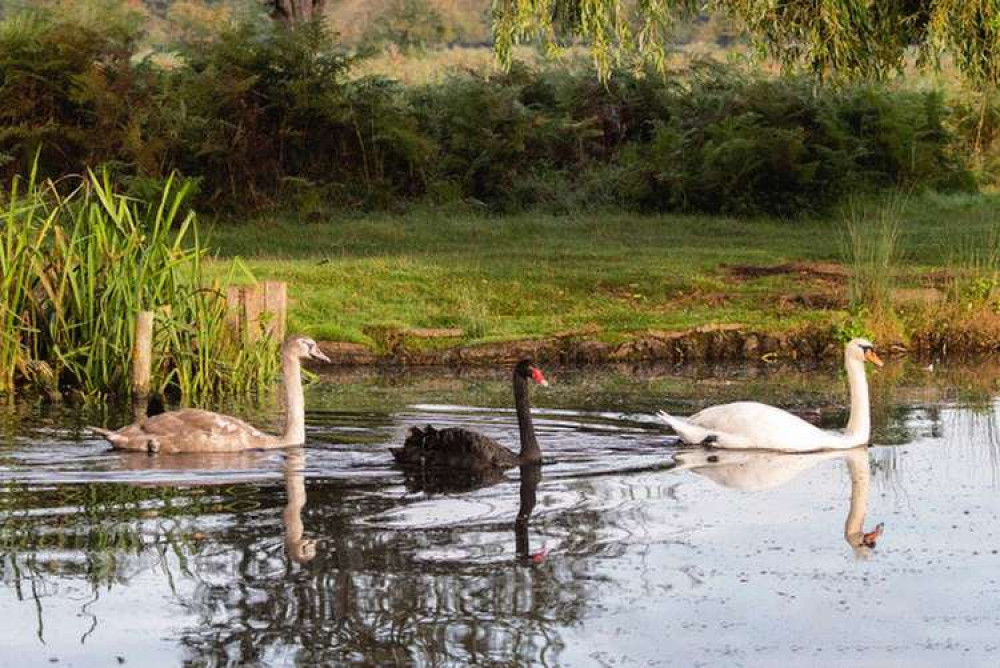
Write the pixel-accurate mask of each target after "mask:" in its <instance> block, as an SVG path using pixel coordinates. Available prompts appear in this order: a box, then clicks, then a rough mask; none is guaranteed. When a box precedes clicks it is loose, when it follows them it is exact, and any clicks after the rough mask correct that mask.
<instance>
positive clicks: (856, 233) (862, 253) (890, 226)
mask: <svg viewBox="0 0 1000 668" xmlns="http://www.w3.org/2000/svg"><path fill="white" fill-rule="evenodd" d="M905 202H906V199H905V196H904V195H902V194H900V193H895V194H893V195H892V196H891V197H889V198H887V199H886V200H880V201H879V202H877V203H870V202H862V201H860V200H858V199H851V200H850V201H849V202H848V204H847V206H846V209H845V214H844V230H845V234H844V242H843V254H844V260H845V262H846V264H847V266H848V270H849V272H850V274H849V280H848V302H849V303H850V306H851V308H852V309H853V310H855V311H860V310H867V311H868V312H870V313H872V314H874V315H876V316H881V315H888V314H890V313H892V310H893V308H892V289H893V286H894V285H895V280H896V273H897V270H898V265H899V262H900V260H901V259H902V258H901V256H900V243H899V242H900V237H901V234H902V218H903V208H904V206H905Z"/></svg>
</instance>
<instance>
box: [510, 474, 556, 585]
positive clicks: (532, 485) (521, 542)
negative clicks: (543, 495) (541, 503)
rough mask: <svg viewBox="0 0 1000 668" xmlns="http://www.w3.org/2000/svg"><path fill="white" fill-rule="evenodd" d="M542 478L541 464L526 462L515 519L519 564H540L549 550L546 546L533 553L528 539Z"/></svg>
mask: <svg viewBox="0 0 1000 668" xmlns="http://www.w3.org/2000/svg"><path fill="white" fill-rule="evenodd" d="M541 479H542V466H541V464H524V465H522V466H521V488H520V496H521V502H520V504H519V505H518V508H517V518H516V519H515V520H514V550H515V553H516V554H517V561H518V563H519V564H524V565H531V564H538V563H541V562H543V561H544V560H545V557H546V556H547V555H548V550H546V549H545V548H544V547H543V548H542V549H541V550H539V551H537V552H534V553H532V552H531V547H530V545H529V539H528V522H529V521H530V520H531V513H532V512H533V511H534V510H535V504H536V503H537V501H538V494H537V492H538V483H539V482H540V481H541Z"/></svg>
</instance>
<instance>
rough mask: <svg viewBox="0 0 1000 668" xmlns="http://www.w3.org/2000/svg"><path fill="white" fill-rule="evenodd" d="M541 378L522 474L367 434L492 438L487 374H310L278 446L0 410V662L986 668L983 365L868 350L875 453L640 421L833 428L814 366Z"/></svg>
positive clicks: (836, 400) (999, 590)
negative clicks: (803, 423) (780, 421)
mask: <svg viewBox="0 0 1000 668" xmlns="http://www.w3.org/2000/svg"><path fill="white" fill-rule="evenodd" d="M546 372H547V375H548V376H549V379H550V381H551V382H552V386H551V387H549V388H544V389H543V388H536V390H535V391H534V394H533V399H534V404H535V412H536V429H537V431H538V436H539V441H540V442H541V443H542V447H543V450H544V451H545V454H546V460H547V463H546V465H544V466H542V467H541V468H540V469H538V468H534V469H532V468H526V469H524V470H517V469H515V470H512V471H509V472H506V473H505V474H504V475H501V476H497V477H495V478H494V479H488V480H477V481H469V480H461V479H457V478H455V477H450V478H448V479H444V480H441V479H434V478H426V477H419V476H417V477H411V478H408V477H406V476H404V475H403V473H402V472H401V471H399V470H398V469H396V468H395V467H394V466H393V463H392V458H391V456H390V453H389V447H390V446H393V445H398V444H400V443H401V442H402V440H403V438H404V437H405V433H406V430H407V429H408V428H409V427H410V426H413V425H420V424H424V423H426V422H432V423H434V424H436V425H459V424H460V425H466V426H472V427H475V428H477V429H480V430H482V431H483V432H486V433H487V434H489V435H492V436H495V437H496V438H497V439H498V440H500V441H501V442H504V443H507V444H509V445H511V446H516V422H515V416H514V414H513V411H512V410H511V408H510V407H509V406H510V403H511V400H510V389H509V383H508V378H507V373H506V372H502V371H496V372H492V371H475V372H471V371H465V372H460V371H454V370H421V371H415V372H410V373H388V372H384V373H380V372H377V371H358V372H339V373H334V374H331V375H327V376H323V377H321V379H320V381H319V382H316V383H314V384H313V385H311V386H310V387H309V388H307V394H306V400H307V405H308V407H309V410H308V413H307V423H308V444H307V446H306V447H305V448H304V449H295V450H289V451H271V452H257V453H248V454H242V455H239V456H224V455H215V456H199V457H196V456H147V455H143V454H139V455H136V454H122V453H115V452H111V451H109V450H108V449H107V448H106V446H105V444H104V443H103V442H102V441H98V440H96V439H94V438H92V437H91V436H89V435H88V434H87V432H86V430H85V429H84V425H86V424H88V423H93V422H94V421H101V420H107V421H108V424H112V425H115V426H117V425H118V424H121V421H122V420H124V419H125V418H124V417H122V416H116V415H111V416H108V415H104V414H102V413H100V412H98V411H97V409H96V408H95V407H90V408H73V407H53V406H45V405H41V404H32V403H21V404H16V405H13V406H9V407H7V408H4V409H0V555H2V556H0V619H2V620H3V621H2V624H0V647H2V648H3V652H2V653H0V665H10V666H25V665H33V664H44V665H51V664H53V663H58V664H60V665H67V664H68V665H78V666H88V665H109V664H112V665H117V664H121V663H124V664H126V665H143V666H152V665H163V664H167V665H175V664H177V663H179V662H182V661H186V662H190V663H192V664H195V665H204V664H213V665H214V664H241V665H246V664H259V665H285V664H291V663H306V664H315V663H319V664H326V665H347V664H367V665H414V664H416V665H467V664H480V665H492V664H504V665H509V664H524V665H529V664H531V665H548V666H555V665H572V666H588V665H593V666H626V665H679V666H692V665H712V666H715V665H783V666H787V665H825V666H837V665H843V666H889V665H900V666H903V665H905V666H915V665H916V666H920V665H927V666H932V665H933V666H937V665H943V664H945V663H946V662H953V661H956V660H958V661H961V662H962V665H996V656H997V654H996V652H997V651H998V650H1000V523H998V518H1000V495H998V493H997V492H998V485H1000V446H998V442H1000V423H998V410H997V409H998V403H997V399H996V396H995V393H996V388H997V387H998V384H997V381H996V379H997V378H1000V370H998V369H995V368H993V367H990V366H989V365H984V364H977V365H969V366H964V367H954V368H950V369H949V368H944V369H942V368H940V367H939V368H938V369H936V370H934V371H928V370H926V369H922V368H921V367H920V366H918V365H915V364H913V365H911V364H908V363H906V362H905V361H895V362H890V363H889V364H888V365H887V366H886V368H884V369H883V370H881V371H879V372H878V373H877V374H875V375H873V377H872V382H873V402H874V404H875V408H874V411H873V419H874V424H875V432H874V437H873V443H874V445H873V446H872V447H871V448H869V449H867V450H865V449H861V450H855V451H850V452H847V453H843V452H842V453H820V454H811V455H776V454H766V453H759V454H752V453H749V454H748V453H744V454H742V455H740V454H731V453H725V452H722V451H707V450H701V449H687V448H679V447H678V446H677V444H676V442H675V441H674V440H673V439H672V437H670V436H669V435H668V434H667V433H666V429H665V428H664V427H662V426H661V425H660V424H659V423H658V422H656V421H655V420H653V419H652V417H651V415H652V414H653V413H654V412H655V411H656V410H657V409H661V408H665V409H668V410H672V411H676V412H678V413H680V414H686V413H690V412H692V411H694V410H696V409H698V408H700V407H702V406H704V405H708V404H712V403H718V402H722V401H729V400H733V399H737V398H750V399H758V400H766V401H769V402H772V403H776V404H779V405H781V406H783V407H786V408H789V409H791V410H793V411H796V412H798V413H800V414H802V415H804V416H806V417H807V418H808V419H811V420H813V421H816V422H818V423H819V424H821V425H823V426H825V427H836V426H838V425H843V424H844V422H845V420H846V409H845V404H846V398H845V394H846V390H845V381H844V378H843V374H842V372H839V373H838V371H837V370H836V369H771V368H761V367H745V368H742V367H741V368H721V369H683V370H676V369H671V368H663V367H604V366H598V367H583V368H547V369H546ZM228 410H232V411H235V412H237V413H240V414H241V415H243V416H245V417H247V418H249V419H252V420H254V421H257V422H259V423H261V424H262V425H267V424H273V423H274V422H275V420H276V415H277V411H276V409H275V407H274V406H271V405H269V406H267V407H265V408H264V409H258V410H250V409H248V408H246V407H239V406H237V407H228ZM519 512H521V513H522V515H525V516H529V519H528V521H527V522H520V523H515V517H517V516H518V513H519ZM878 523H884V532H883V534H882V536H881V537H880V538H879V539H878V542H877V545H876V546H875V547H874V548H871V547H867V546H864V545H861V540H860V537H861V535H862V533H863V532H870V531H872V530H873V528H874V527H875V526H876V525H877V524H878Z"/></svg>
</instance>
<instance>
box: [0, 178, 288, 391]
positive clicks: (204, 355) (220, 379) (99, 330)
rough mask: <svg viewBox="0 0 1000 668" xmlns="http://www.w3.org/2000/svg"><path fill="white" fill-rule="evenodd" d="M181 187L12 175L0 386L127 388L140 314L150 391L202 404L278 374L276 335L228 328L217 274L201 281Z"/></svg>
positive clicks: (1, 298) (1, 236)
mask: <svg viewBox="0 0 1000 668" xmlns="http://www.w3.org/2000/svg"><path fill="white" fill-rule="evenodd" d="M187 195H188V188H187V186H186V185H181V186H177V185H176V184H175V181H174V180H173V179H170V180H168V181H167V182H166V185H165V187H164V189H163V191H162V195H161V196H160V198H159V201H155V202H142V201H138V200H135V199H133V198H129V197H126V196H124V195H122V194H119V193H116V192H115V190H114V188H113V186H112V184H111V181H110V179H109V177H108V176H107V175H106V174H105V175H101V176H98V175H96V174H94V173H88V174H87V176H86V177H83V178H81V179H79V180H78V182H76V183H72V182H69V181H67V180H62V181H61V182H59V183H55V182H52V181H44V182H40V181H39V180H37V179H36V177H35V175H34V173H32V175H31V176H29V177H28V178H27V179H20V178H16V179H15V180H14V182H13V183H12V185H11V188H10V191H9V195H8V196H7V198H6V202H5V206H4V207H3V209H2V212H0V394H11V393H13V392H14V391H15V390H16V389H23V388H26V387H31V386H34V387H37V388H39V389H41V390H44V391H45V392H47V393H48V394H49V395H56V394H63V393H65V392H67V391H69V392H74V393H77V394H80V395H82V396H83V397H86V398H99V397H105V396H127V395H128V394H129V391H130V387H129V382H128V380H129V378H130V377H131V354H130V351H131V350H132V347H133V343H134V338H135V316H136V314H137V313H138V312H139V311H142V310H152V311H154V312H155V313H156V321H155V331H156V334H155V337H154V369H153V388H154V390H155V391H157V392H160V393H164V394H168V395H171V396H180V397H183V398H185V399H190V400H198V401H200V400H205V399H209V398H214V397H219V396H223V395H227V394H232V393H248V392H251V391H253V390H254V389H255V388H257V387H261V386H266V385H267V383H269V382H270V381H271V380H272V379H273V378H274V377H275V375H276V372H277V361H276V343H275V342H272V341H270V340H269V339H268V338H267V337H262V338H261V339H260V340H259V341H258V342H256V343H254V344H252V345H248V344H247V343H246V342H244V341H239V340H236V338H235V336H234V334H233V333H232V331H231V330H230V328H229V327H228V325H227V324H226V320H225V309H226V302H225V298H224V295H223V292H222V285H223V284H224V282H225V281H224V280H222V281H220V280H219V279H216V280H215V281H213V282H211V283H210V282H208V281H207V280H206V279H205V277H204V274H203V272H202V261H203V259H204V257H205V255H206V253H207V249H206V248H205V246H204V245H203V244H202V241H201V239H200V238H199V235H198V227H197V221H196V217H195V215H194V213H193V212H191V211H189V210H186V208H185V206H184V202H185V199H186V197H187ZM232 271H236V265H235V264H234V268H233V269H232V270H231V272H230V276H231V273H232Z"/></svg>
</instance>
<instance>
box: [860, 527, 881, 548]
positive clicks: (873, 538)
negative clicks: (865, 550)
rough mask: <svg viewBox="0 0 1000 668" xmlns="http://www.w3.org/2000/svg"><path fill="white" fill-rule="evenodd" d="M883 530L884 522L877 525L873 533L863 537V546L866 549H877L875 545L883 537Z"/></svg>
mask: <svg viewBox="0 0 1000 668" xmlns="http://www.w3.org/2000/svg"><path fill="white" fill-rule="evenodd" d="M883 528H885V524H883V523H882V522H879V523H878V524H876V525H875V528H874V529H873V530H872V531H869V532H868V533H866V534H864V535H862V536H861V544H862V545H864V546H865V547H875V543H877V542H878V539H879V538H881V537H882V529H883Z"/></svg>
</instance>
